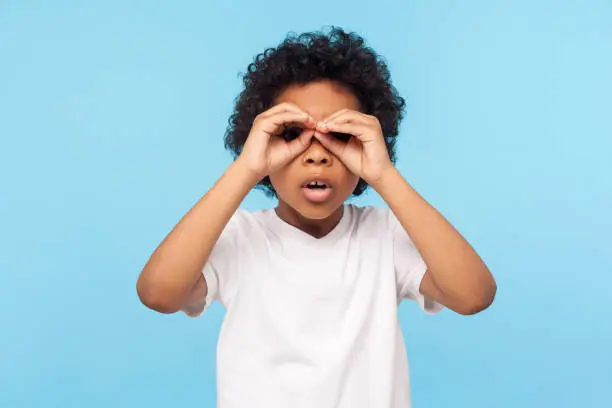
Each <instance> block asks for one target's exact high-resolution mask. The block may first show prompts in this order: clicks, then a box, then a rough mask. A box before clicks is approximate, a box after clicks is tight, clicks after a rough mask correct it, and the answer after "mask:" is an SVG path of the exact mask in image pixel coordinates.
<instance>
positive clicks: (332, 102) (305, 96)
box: [275, 80, 359, 119]
mask: <svg viewBox="0 0 612 408" xmlns="http://www.w3.org/2000/svg"><path fill="white" fill-rule="evenodd" d="M282 102H289V103H293V104H295V105H297V106H299V107H300V108H302V109H303V110H304V111H306V112H308V113H309V114H310V115H311V116H312V117H313V118H315V119H323V118H325V117H327V116H329V115H331V114H332V113H334V112H337V111H339V110H340V109H345V108H348V109H354V110H359V100H358V99H357V98H356V97H355V95H354V94H353V93H352V92H351V91H350V90H349V89H348V88H347V87H345V86H343V85H341V84H338V83H336V82H332V81H329V80H322V81H317V82H310V83H308V84H305V85H291V86H289V87H287V89H285V90H284V91H283V92H281V93H280V94H279V95H278V96H277V97H276V100H275V103H282Z"/></svg>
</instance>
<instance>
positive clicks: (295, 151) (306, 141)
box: [287, 131, 314, 157]
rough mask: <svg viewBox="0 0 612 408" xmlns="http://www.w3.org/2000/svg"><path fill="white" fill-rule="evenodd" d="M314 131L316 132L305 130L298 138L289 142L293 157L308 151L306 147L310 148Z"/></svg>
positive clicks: (288, 146)
mask: <svg viewBox="0 0 612 408" xmlns="http://www.w3.org/2000/svg"><path fill="white" fill-rule="evenodd" d="M313 133H314V132H312V131H304V132H302V133H301V134H300V136H299V137H298V138H296V139H294V140H292V141H290V142H288V143H287V148H288V149H289V153H290V155H291V157H296V156H297V155H299V154H302V153H303V152H305V151H306V149H308V147H309V146H310V143H311V140H312V136H313Z"/></svg>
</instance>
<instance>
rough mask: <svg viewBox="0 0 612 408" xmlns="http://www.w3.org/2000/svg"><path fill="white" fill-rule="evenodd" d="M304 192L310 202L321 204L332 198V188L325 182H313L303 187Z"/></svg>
mask: <svg viewBox="0 0 612 408" xmlns="http://www.w3.org/2000/svg"><path fill="white" fill-rule="evenodd" d="M302 191H303V193H304V197H305V198H306V199H307V200H308V201H310V202H313V203H321V202H323V201H326V200H327V199H328V198H329V197H330V196H331V191H332V187H331V185H330V184H328V183H326V182H324V181H320V180H312V181H309V182H308V183H306V184H304V185H303V186H302Z"/></svg>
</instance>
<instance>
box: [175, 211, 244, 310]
mask: <svg viewBox="0 0 612 408" xmlns="http://www.w3.org/2000/svg"><path fill="white" fill-rule="evenodd" d="M244 222H245V213H244V210H241V209H238V210H237V211H236V212H235V213H234V214H233V215H232V218H230V221H229V222H228V223H227V225H226V226H225V228H224V229H223V231H222V232H221V235H220V236H219V239H217V242H216V243H215V246H214V247H213V249H212V251H211V253H210V255H209V256H208V259H207V261H206V263H205V264H204V267H203V268H202V275H203V276H204V280H205V282H206V287H207V291H206V292H207V293H206V298H205V299H202V298H194V299H191V300H190V301H189V303H188V304H187V305H185V307H184V308H183V311H184V312H185V314H186V315H188V316H190V317H197V316H200V315H201V314H202V313H204V312H205V311H206V310H207V309H208V308H209V307H210V305H211V304H212V303H213V302H214V301H219V302H221V303H222V304H223V305H224V306H226V307H227V305H228V303H229V302H230V300H231V298H232V297H233V296H234V294H235V293H236V290H237V288H238V281H239V267H238V265H239V259H240V253H239V252H240V251H239V248H240V240H241V237H242V235H243V234H241V232H240V231H241V229H242V226H243V224H244Z"/></svg>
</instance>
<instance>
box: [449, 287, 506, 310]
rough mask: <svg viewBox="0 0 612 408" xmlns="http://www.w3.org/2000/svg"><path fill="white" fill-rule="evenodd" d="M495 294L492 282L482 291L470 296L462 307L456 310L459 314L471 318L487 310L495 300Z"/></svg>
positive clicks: (495, 289)
mask: <svg viewBox="0 0 612 408" xmlns="http://www.w3.org/2000/svg"><path fill="white" fill-rule="evenodd" d="M496 294H497V285H496V284H495V282H492V283H491V284H490V285H488V287H487V288H486V289H484V290H479V291H478V293H475V294H472V295H471V296H470V297H469V298H468V299H467V300H466V301H465V302H463V305H462V306H461V307H460V308H459V310H457V312H458V313H459V314H462V315H464V316H471V315H475V314H478V313H480V312H482V311H484V310H486V309H488V308H489V307H490V306H491V305H492V304H493V301H494V300H495V296H496Z"/></svg>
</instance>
